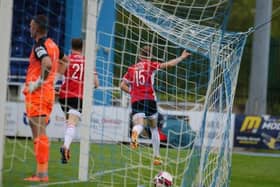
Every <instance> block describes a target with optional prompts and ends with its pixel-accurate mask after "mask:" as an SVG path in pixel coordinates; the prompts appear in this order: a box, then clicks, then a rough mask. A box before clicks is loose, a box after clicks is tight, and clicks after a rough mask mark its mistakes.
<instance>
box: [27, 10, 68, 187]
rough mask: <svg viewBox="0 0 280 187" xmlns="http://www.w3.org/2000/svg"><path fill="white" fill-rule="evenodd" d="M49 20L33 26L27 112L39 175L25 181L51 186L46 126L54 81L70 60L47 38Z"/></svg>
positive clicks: (39, 18)
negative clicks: (62, 67) (49, 182)
mask: <svg viewBox="0 0 280 187" xmlns="http://www.w3.org/2000/svg"><path fill="white" fill-rule="evenodd" d="M47 31H48V19H47V17H46V16H44V15H38V16H36V17H35V18H33V19H32V20H31V22H30V33H31V37H32V38H33V39H34V40H35V44H34V46H33V48H32V51H31V55H30V58H29V66H28V69H27V74H26V81H25V88H24V90H23V94H24V95H25V108H26V113H27V117H28V121H29V125H30V127H31V131H32V136H33V139H34V155H35V157H36V161H37V171H36V173H35V175H33V176H31V177H28V178H25V179H24V180H26V181H31V182H48V180H49V178H48V161H49V139H48V137H47V135H46V124H47V122H48V120H49V116H50V113H51V111H52V108H53V105H54V99H55V90H54V80H55V74H56V71H57V67H58V64H59V59H61V60H62V61H64V62H65V63H67V61H68V58H67V56H65V55H64V53H63V52H62V51H61V50H60V49H59V47H58V46H57V45H56V44H55V42H54V41H53V40H52V39H50V38H48V37H47Z"/></svg>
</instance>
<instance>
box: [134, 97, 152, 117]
mask: <svg viewBox="0 0 280 187" xmlns="http://www.w3.org/2000/svg"><path fill="white" fill-rule="evenodd" d="M131 108H132V115H134V114H136V113H145V115H146V116H152V115H153V114H156V113H157V103H156V101H154V100H141V101H136V102H134V103H132V105H131Z"/></svg>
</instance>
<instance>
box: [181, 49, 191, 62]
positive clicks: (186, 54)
mask: <svg viewBox="0 0 280 187" xmlns="http://www.w3.org/2000/svg"><path fill="white" fill-rule="evenodd" d="M190 55H191V53H189V52H187V51H186V50H184V51H183V52H182V54H181V58H182V60H184V59H186V58H187V57H188V56H190Z"/></svg>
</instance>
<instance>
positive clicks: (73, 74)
mask: <svg viewBox="0 0 280 187" xmlns="http://www.w3.org/2000/svg"><path fill="white" fill-rule="evenodd" d="M82 52H83V40H82V39H81V38H74V39H72V50H71V54H70V56H69V58H70V64H69V65H68V67H67V68H65V73H64V76H65V80H64V83H63V84H62V86H61V88H60V93H59V103H60V105H61V108H62V110H63V112H64V113H65V116H66V122H65V123H66V130H65V134H64V143H63V146H62V147H61V148H60V153H61V163H63V164H66V163H68V161H69V159H70V145H71V143H72V140H73V138H74V136H75V131H76V126H77V124H78V122H79V120H80V117H81V113H82V105H83V86H84V68H85V57H84V56H83V54H82ZM60 73H61V72H60ZM94 86H95V88H97V87H98V86H99V81H98V77H97V73H96V72H94Z"/></svg>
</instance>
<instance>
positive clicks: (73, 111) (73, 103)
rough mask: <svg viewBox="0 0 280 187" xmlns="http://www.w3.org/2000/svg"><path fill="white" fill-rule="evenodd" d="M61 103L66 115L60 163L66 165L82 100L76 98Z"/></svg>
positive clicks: (78, 119)
mask: <svg viewBox="0 0 280 187" xmlns="http://www.w3.org/2000/svg"><path fill="white" fill-rule="evenodd" d="M61 103H64V107H62V108H63V110H64V111H66V113H67V118H66V121H65V127H66V128H65V133H64V142H63V146H62V147H61V148H60V153H61V162H62V163H63V164H66V163H68V161H69V159H70V145H71V143H72V141H73V138H74V137H75V134H76V126H77V124H78V123H79V121H80V117H81V109H82V100H81V99H78V98H68V99H64V101H61Z"/></svg>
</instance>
